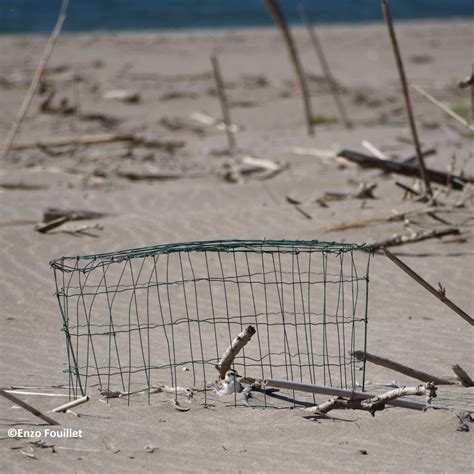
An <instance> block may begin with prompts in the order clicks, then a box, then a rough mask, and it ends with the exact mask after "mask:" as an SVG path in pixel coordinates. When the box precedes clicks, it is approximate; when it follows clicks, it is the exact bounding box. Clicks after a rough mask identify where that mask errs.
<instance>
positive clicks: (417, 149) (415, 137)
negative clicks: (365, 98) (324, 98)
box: [382, 0, 433, 197]
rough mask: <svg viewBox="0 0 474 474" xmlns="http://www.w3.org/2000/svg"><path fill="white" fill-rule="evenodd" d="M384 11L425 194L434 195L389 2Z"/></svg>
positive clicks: (385, 4) (385, 3) (384, 3)
mask: <svg viewBox="0 0 474 474" xmlns="http://www.w3.org/2000/svg"><path fill="white" fill-rule="evenodd" d="M382 10H383V14H384V17H385V22H386V23H387V27H388V32H389V35H390V40H391V42H392V48H393V53H394V55H395V61H396V63H397V68H398V74H399V76H400V82H401V84H402V90H403V97H404V99H405V110H406V113H407V117H408V123H409V125H410V130H411V135H412V138H413V143H414V145H415V152H416V156H417V158H418V167H419V174H420V176H421V179H422V180H423V182H424V183H425V192H426V194H427V195H428V196H430V197H431V196H432V195H433V191H432V190H431V184H430V180H431V178H430V176H429V175H428V174H427V172H426V167H425V162H424V160H423V154H422V152H421V145H420V140H419V138H418V132H417V130H416V124H415V117H414V115H413V110H412V106H411V101H410V92H409V90H408V83H407V78H406V75H405V69H404V67H403V61H402V55H401V53H400V48H399V47H398V41H397V36H396V34H395V28H394V26H393V18H392V12H391V11H390V4H389V2H388V0H382Z"/></svg>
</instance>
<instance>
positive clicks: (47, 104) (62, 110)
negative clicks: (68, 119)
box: [39, 89, 77, 115]
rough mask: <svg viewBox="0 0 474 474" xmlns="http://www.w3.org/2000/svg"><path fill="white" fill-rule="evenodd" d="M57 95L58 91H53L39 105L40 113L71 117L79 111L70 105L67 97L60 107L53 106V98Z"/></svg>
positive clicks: (61, 101) (62, 100)
mask: <svg viewBox="0 0 474 474" xmlns="http://www.w3.org/2000/svg"><path fill="white" fill-rule="evenodd" d="M55 95H56V91H55V90H54V89H52V90H51V91H50V92H49V93H48V95H47V97H46V99H45V100H43V101H42V102H41V103H40V105H39V111H40V112H41V113H48V114H58V115H71V114H74V113H75V112H76V111H77V108H76V107H74V106H73V105H70V104H69V99H68V98H67V97H63V98H62V99H61V100H60V101H59V105H57V106H54V105H53V104H52V101H53V98H54V96H55Z"/></svg>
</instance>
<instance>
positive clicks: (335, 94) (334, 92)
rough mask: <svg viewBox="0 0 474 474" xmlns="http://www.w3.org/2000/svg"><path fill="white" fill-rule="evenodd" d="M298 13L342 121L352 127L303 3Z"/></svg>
mask: <svg viewBox="0 0 474 474" xmlns="http://www.w3.org/2000/svg"><path fill="white" fill-rule="evenodd" d="M298 13H299V15H300V18H301V21H302V22H303V24H305V25H306V28H307V30H308V33H309V37H310V39H311V43H312V44H313V48H314V50H315V52H316V55H317V56H318V59H319V63H320V64H321V69H322V70H323V74H324V76H325V77H326V81H327V83H328V85H329V88H330V89H331V94H332V96H333V97H334V101H335V102H336V106H337V110H338V111H339V116H340V117H341V120H342V123H343V124H344V126H345V127H346V128H350V127H351V126H352V125H351V122H350V120H349V117H348V116H347V112H346V108H345V107H344V103H343V102H342V98H341V94H340V91H339V87H338V85H337V83H336V81H335V79H334V76H333V75H332V72H331V69H330V67H329V63H328V61H327V59H326V55H325V54H324V50H323V46H322V44H321V42H320V41H319V38H318V35H317V34H316V29H315V28H314V25H312V24H311V22H310V20H309V18H308V16H307V15H306V12H305V9H304V7H303V5H299V6H298Z"/></svg>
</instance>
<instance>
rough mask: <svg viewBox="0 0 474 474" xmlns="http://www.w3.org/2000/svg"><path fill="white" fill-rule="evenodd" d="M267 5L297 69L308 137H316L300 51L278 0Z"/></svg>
mask: <svg viewBox="0 0 474 474" xmlns="http://www.w3.org/2000/svg"><path fill="white" fill-rule="evenodd" d="M265 5H266V6H267V9H268V11H269V12H270V14H271V16H272V18H273V20H274V21H275V23H276V24H277V26H278V27H279V28H280V31H281V33H282V36H283V39H284V40H285V43H286V46H287V49H288V53H289V56H290V60H291V62H292V63H293V67H294V69H295V73H296V76H297V78H298V83H299V86H300V89H301V95H302V98H303V106H304V113H305V119H306V126H307V131H308V135H309V136H312V135H314V123H313V112H312V109H311V99H310V96H309V90H308V84H307V82H306V75H305V73H304V70H303V65H302V64H301V61H300V57H299V55H298V50H297V49H296V44H295V42H294V40H293V37H292V35H291V32H290V29H289V28H288V24H287V22H286V20H285V16H284V15H283V11H282V10H281V8H280V5H279V4H278V2H277V1H276V0H265Z"/></svg>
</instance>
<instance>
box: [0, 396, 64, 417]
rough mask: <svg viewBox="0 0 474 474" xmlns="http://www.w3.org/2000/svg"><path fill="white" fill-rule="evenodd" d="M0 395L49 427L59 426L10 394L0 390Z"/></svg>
mask: <svg viewBox="0 0 474 474" xmlns="http://www.w3.org/2000/svg"><path fill="white" fill-rule="evenodd" d="M0 395H2V396H3V397H5V398H6V399H7V400H10V401H11V402H13V403H15V405H18V406H19V407H21V408H24V409H25V410H27V411H29V412H30V413H32V414H33V415H35V416H37V417H38V418H40V419H42V420H43V421H45V422H46V423H48V424H49V425H59V423H58V422H57V421H55V420H53V419H52V418H50V417H49V416H46V415H45V414H44V413H41V412H40V411H39V410H37V409H36V408H34V407H32V406H31V405H29V404H28V403H26V402H24V401H22V400H20V399H19V398H18V397H15V395H12V394H11V393H8V392H6V391H5V390H2V389H0Z"/></svg>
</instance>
